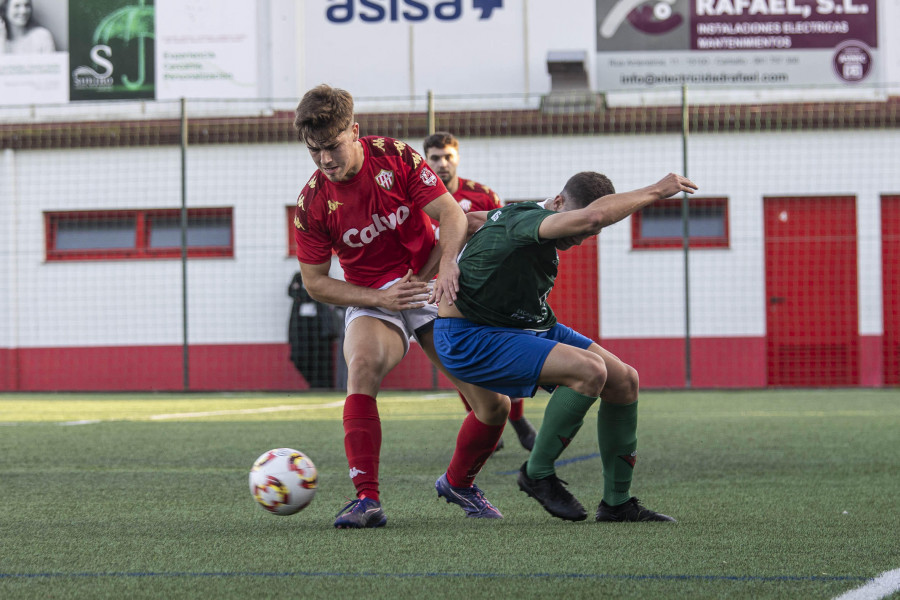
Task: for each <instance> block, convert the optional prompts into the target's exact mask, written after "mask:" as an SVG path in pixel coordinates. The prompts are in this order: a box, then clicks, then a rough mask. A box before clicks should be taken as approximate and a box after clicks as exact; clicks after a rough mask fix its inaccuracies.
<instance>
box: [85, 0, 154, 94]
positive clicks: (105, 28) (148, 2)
mask: <svg viewBox="0 0 900 600" xmlns="http://www.w3.org/2000/svg"><path fill="white" fill-rule="evenodd" d="M155 30H156V18H155V15H154V7H153V0H91V2H84V1H83V0H70V2H69V40H70V50H69V69H70V78H69V99H70V100H114V99H130V100H137V99H143V98H148V99H152V98H154V96H155V89H156V70H155V68H154V67H155V64H154V63H155V58H154V57H155V50H154V36H155V33H154V32H155Z"/></svg>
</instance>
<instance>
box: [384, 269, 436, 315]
mask: <svg viewBox="0 0 900 600" xmlns="http://www.w3.org/2000/svg"><path fill="white" fill-rule="evenodd" d="M427 302H428V283H427V282H424V281H413V272H412V269H410V270H409V271H407V272H406V275H404V276H403V278H402V279H401V280H400V281H398V282H397V283H395V284H394V285H392V286H391V287H389V288H387V289H385V290H382V296H381V307H382V308H386V309H387V310H409V309H411V308H422V307H423V306H425V304H426V303H427Z"/></svg>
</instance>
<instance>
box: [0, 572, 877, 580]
mask: <svg viewBox="0 0 900 600" xmlns="http://www.w3.org/2000/svg"><path fill="white" fill-rule="evenodd" d="M87 577H95V578H99V577H271V578H275V577H325V578H327V577H385V578H389V579H411V578H439V577H457V578H462V577H476V578H483V579H588V580H591V579H594V580H600V579H620V580H634V581H696V580H700V581H738V582H748V581H750V582H752V581H757V582H784V581H798V582H799V581H814V582H831V581H869V580H870V579H871V577H862V576H856V575H833V576H832V575H769V576H766V575H614V574H606V573H441V572H423V573H372V572H362V573H342V572H331V571H284V572H266V571H234V572H230V571H210V572H204V571H198V572H192V571H147V572H129V571H119V572H116V571H111V572H98V573H84V572H82V573H0V581H2V580H4V579H66V578H87Z"/></svg>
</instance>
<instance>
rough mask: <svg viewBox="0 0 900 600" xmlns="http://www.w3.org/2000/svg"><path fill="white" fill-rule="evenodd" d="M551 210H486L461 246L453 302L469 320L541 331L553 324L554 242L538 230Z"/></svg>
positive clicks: (527, 205) (524, 205)
mask: <svg viewBox="0 0 900 600" xmlns="http://www.w3.org/2000/svg"><path fill="white" fill-rule="evenodd" d="M552 214H554V213H553V211H550V210H546V209H544V208H542V207H541V206H540V205H538V204H537V203H536V202H521V203H517V204H510V205H508V206H504V207H503V208H497V209H494V210H492V211H490V212H489V213H488V218H487V221H485V223H484V225H483V226H482V227H481V229H479V230H478V231H477V232H476V233H475V235H473V236H472V238H471V239H470V240H469V242H468V243H467V244H466V245H465V247H464V248H463V249H462V252H460V254H459V258H458V259H457V263H458V264H459V271H460V274H459V288H460V289H459V294H458V297H457V300H456V306H457V308H459V310H460V312H461V313H462V314H463V315H465V316H466V318H467V319H469V320H470V321H474V322H475V323H480V324H483V325H492V326H495V327H517V328H519V329H535V330H538V331H544V330H547V329H549V328H550V327H552V326H553V325H555V324H556V315H554V314H553V310H552V309H551V308H550V305H549V304H547V295H548V294H550V290H552V289H553V282H554V281H555V280H556V273H557V266H558V265H559V256H558V255H557V252H556V240H541V239H540V238H539V237H538V229H539V228H540V226H541V222H543V220H544V219H546V218H547V217H549V216H550V215H552Z"/></svg>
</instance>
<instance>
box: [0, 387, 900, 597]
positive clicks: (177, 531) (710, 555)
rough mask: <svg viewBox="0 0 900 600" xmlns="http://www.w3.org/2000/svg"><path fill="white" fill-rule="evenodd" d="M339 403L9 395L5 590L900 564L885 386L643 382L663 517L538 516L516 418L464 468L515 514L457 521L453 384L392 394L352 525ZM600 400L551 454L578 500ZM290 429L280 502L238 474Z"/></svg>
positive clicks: (1, 518)
mask: <svg viewBox="0 0 900 600" xmlns="http://www.w3.org/2000/svg"><path fill="white" fill-rule="evenodd" d="M342 400H343V396H342V395H340V394H325V395H322V394H318V395H311V394H296V395H276V394H252V395H251V394H246V395H241V394H230V395H214V394H209V395H97V396H91V395H83V394H81V395H76V394H59V395H3V396H0V423H2V425H0V598H49V597H53V598H248V597H254V598H274V597H292V598H293V597H296V598H352V597H357V596H359V597H366V598H396V597H409V598H419V597H421V598H466V597H469V598H492V599H497V598H517V599H521V598H548V597H561V598H562V597H570V598H595V597H609V598H721V597H728V598H830V597H834V596H837V595H839V594H841V593H842V592H844V591H847V590H850V589H853V588H855V587H858V586H861V585H863V584H864V583H865V581H866V579H867V578H871V577H873V576H876V575H878V574H879V573H882V572H884V571H888V570H893V569H897V568H900V541H898V540H900V533H898V532H900V508H898V506H900V503H898V501H897V498H898V496H900V475H898V473H900V434H898V432H900V394H898V393H897V391H896V390H800V391H785V390H771V391H758V392H737V391H736V392H721V391H717V392H645V393H643V394H642V396H641V403H640V421H639V435H638V440H639V446H638V463H637V468H636V474H635V481H634V486H633V488H632V492H633V493H634V494H635V495H637V496H638V497H639V498H641V500H642V501H643V502H644V503H645V504H646V505H647V506H649V507H650V508H653V509H655V510H658V511H661V512H664V513H666V514H669V515H672V516H674V517H675V518H677V519H678V523H675V524H663V523H639V524H599V523H595V522H594V521H593V520H592V518H591V517H589V519H588V520H587V521H585V522H581V523H570V522H565V521H561V520H559V519H554V518H552V517H551V516H550V515H548V514H547V513H546V512H544V511H543V509H541V507H540V506H539V505H538V504H537V503H536V502H535V501H534V500H532V499H530V498H528V497H527V496H525V494H523V493H522V492H520V491H519V490H518V488H517V486H516V483H515V472H516V471H517V470H518V468H519V466H520V465H521V464H522V462H523V461H524V460H525V459H526V458H527V454H526V452H525V451H524V450H523V449H522V448H521V447H520V446H519V445H518V443H517V440H516V437H515V434H514V432H513V431H512V428H509V429H508V430H507V432H506V433H505V440H506V448H505V449H504V450H502V451H501V452H498V453H497V454H496V455H495V456H494V457H492V458H491V459H490V460H489V461H488V463H487V465H486V466H485V468H484V470H483V471H482V473H481V475H479V478H478V484H479V486H480V487H481V488H482V489H484V490H485V492H486V494H487V497H488V498H489V499H490V500H491V501H492V503H493V504H494V505H496V506H497V507H498V508H499V509H500V510H501V511H502V512H503V514H504V515H505V518H504V519H503V520H500V521H494V520H491V521H480V520H469V519H465V518H464V517H463V512H462V510H461V509H460V508H458V507H456V506H454V505H448V504H446V503H445V502H444V501H443V500H438V498H437V495H436V493H435V490H434V480H435V479H436V478H437V477H438V476H439V475H440V474H441V473H443V471H444V470H445V469H446V466H447V463H448V461H449V458H450V454H451V452H452V449H453V444H454V443H455V438H456V432H457V430H458V427H459V424H460V421H461V419H462V416H463V412H462V407H461V404H460V402H459V400H458V398H457V397H456V396H455V394H450V393H430V392H423V393H402V394H397V393H384V394H382V395H381V396H380V397H379V405H380V407H381V415H382V425H383V429H384V441H383V448H382V457H381V490H382V503H383V505H384V508H385V511H386V513H387V516H388V524H387V526H386V527H385V528H383V529H379V530H363V531H348V530H335V529H334V528H333V527H332V521H333V517H334V515H335V513H337V511H338V510H340V508H341V506H342V505H343V503H344V502H346V501H347V500H349V499H350V498H352V497H353V496H354V494H353V487H352V484H351V482H350V479H349V477H348V476H347V465H346V460H345V457H344V451H343V430H342V427H341V408H340V403H341V401H342ZM546 401H547V396H546V395H542V396H538V397H537V398H536V399H530V400H526V415H527V416H528V417H529V418H530V419H532V421H534V422H535V424H539V423H540V420H541V416H542V412H543V408H544V406H545V405H546ZM594 414H595V413H593V412H592V413H591V417H590V418H589V419H588V420H587V421H586V423H585V426H584V427H583V428H582V430H581V432H580V433H579V436H578V437H577V438H576V439H575V441H573V442H572V444H571V445H570V446H569V448H568V449H567V451H566V453H565V454H564V455H563V457H562V461H563V462H562V463H561V464H560V465H559V467H558V473H559V475H560V477H562V478H563V479H565V480H566V481H568V482H569V484H570V485H569V489H570V490H571V491H572V492H573V493H574V494H575V495H576V496H577V497H578V498H579V499H580V500H581V501H582V502H583V503H584V505H585V506H586V507H587V508H588V511H589V513H590V514H591V515H592V514H593V511H594V509H595V508H596V505H597V503H598V502H599V501H600V495H601V486H602V483H601V466H600V460H599V457H598V456H597V445H596V428H595V426H594V417H593V415H594ZM75 423H80V424H75ZM281 446H289V447H294V448H297V449H300V450H302V451H304V452H305V453H307V454H308V455H309V456H310V457H311V458H312V459H313V461H315V463H316V465H317V467H318V469H319V475H320V482H319V488H318V492H317V496H316V498H315V500H314V501H313V503H312V504H311V505H310V506H309V507H308V508H307V509H305V510H304V511H302V512H301V513H299V514H297V515H294V516H290V517H276V516H273V515H270V514H268V513H267V512H265V511H263V510H262V509H261V508H259V507H258V506H256V504H255V502H254V500H253V499H252V497H251V495H250V493H249V490H248V486H247V474H248V471H249V468H250V466H251V465H252V463H253V461H254V460H255V459H256V457H257V456H258V455H259V454H261V453H262V452H263V451H265V450H268V449H270V448H275V447H281Z"/></svg>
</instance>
